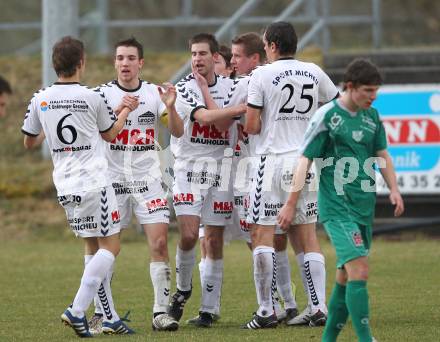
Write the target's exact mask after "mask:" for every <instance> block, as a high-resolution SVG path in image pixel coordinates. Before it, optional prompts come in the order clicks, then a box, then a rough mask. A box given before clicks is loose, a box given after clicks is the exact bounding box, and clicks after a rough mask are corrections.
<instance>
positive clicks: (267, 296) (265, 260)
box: [253, 246, 276, 317]
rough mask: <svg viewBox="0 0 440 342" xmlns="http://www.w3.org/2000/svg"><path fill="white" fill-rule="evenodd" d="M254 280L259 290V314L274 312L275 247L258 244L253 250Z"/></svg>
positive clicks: (268, 314) (264, 315) (265, 314)
mask: <svg viewBox="0 0 440 342" xmlns="http://www.w3.org/2000/svg"><path fill="white" fill-rule="evenodd" d="M253 257H254V281H255V288H256V290H257V299H258V305H259V308H258V311H257V314H258V315H259V316H263V317H267V316H270V315H272V314H273V312H274V309H273V305H274V303H273V297H272V296H273V293H272V292H273V290H274V287H275V286H273V285H275V283H276V266H275V250H274V249H273V247H267V246H257V247H256V248H255V249H254V252H253Z"/></svg>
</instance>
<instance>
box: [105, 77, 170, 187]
mask: <svg viewBox="0 0 440 342" xmlns="http://www.w3.org/2000/svg"><path fill="white" fill-rule="evenodd" d="M98 89H100V91H102V92H103V93H104V94H105V97H106V98H107V101H108V104H109V105H110V107H111V108H113V109H115V108H116V107H118V106H119V104H120V103H121V102H122V98H123V97H124V96H125V95H132V96H137V97H138V98H139V106H138V107H137V108H136V109H135V110H134V111H132V112H130V114H129V115H128V117H127V120H126V121H125V125H124V128H123V129H122V130H121V131H120V132H119V134H118V135H117V137H116V138H115V139H113V140H112V141H111V142H110V143H109V144H108V146H107V149H106V156H107V159H108V163H109V172H110V174H111V177H112V180H117V181H137V180H140V179H143V178H145V176H146V175H147V174H148V175H149V176H151V177H153V178H160V175H161V173H160V162H159V156H158V153H157V149H158V148H159V144H158V143H157V141H156V139H157V132H158V128H157V125H158V121H159V118H160V116H161V115H162V114H163V113H164V112H165V110H166V106H165V104H164V103H163V102H162V100H161V98H160V95H159V91H158V90H157V86H156V85H154V84H151V83H148V82H145V81H139V86H138V87H137V88H136V89H125V88H124V87H122V86H121V85H120V84H119V83H118V82H117V81H116V80H115V81H112V82H109V83H107V84H104V85H101V86H100V87H99V88H98Z"/></svg>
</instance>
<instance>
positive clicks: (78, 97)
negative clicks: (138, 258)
mask: <svg viewBox="0 0 440 342" xmlns="http://www.w3.org/2000/svg"><path fill="white" fill-rule="evenodd" d="M52 62H53V67H54V69H55V72H56V74H57V76H58V80H57V82H55V83H54V84H53V85H51V86H50V87H48V88H44V89H41V90H39V91H37V92H36V93H35V94H34V96H33V98H32V99H31V101H30V104H29V106H28V110H27V112H26V115H25V118H24V123H23V127H22V132H23V133H24V134H25V137H24V145H25V147H26V148H32V147H35V146H38V145H39V144H40V143H41V142H42V141H43V140H44V137H46V141H47V144H48V146H49V149H50V153H51V156H52V160H53V164H54V171H53V181H54V184H55V187H56V189H57V194H58V201H59V203H60V204H61V205H62V206H63V208H64V209H65V211H66V215H67V220H68V222H69V225H70V228H71V229H72V230H73V232H74V233H75V235H76V236H79V237H81V238H83V239H84V241H85V243H86V245H88V244H89V243H92V244H96V245H97V250H96V253H94V255H91V256H90V259H89V260H88V261H87V263H86V265H85V267H84V273H83V276H82V278H81V285H80V287H79V290H78V292H77V294H76V296H75V299H74V300H73V303H72V305H71V306H69V307H68V308H67V309H66V311H65V312H64V313H63V314H62V315H61V320H62V321H63V322H64V323H65V324H66V325H69V326H71V327H72V328H73V329H74V331H75V333H76V334H77V335H78V336H80V337H91V336H92V335H91V334H90V331H89V328H88V324H87V319H86V316H85V312H86V310H87V308H88V307H89V305H90V303H91V302H92V300H93V297H94V296H95V294H96V292H97V291H98V289H103V290H104V288H106V287H108V286H109V284H110V279H106V278H107V274H108V272H109V270H110V269H111V268H112V267H113V264H114V261H115V257H116V256H117V255H118V253H119V250H120V242H119V231H120V223H119V220H120V217H119V211H118V205H117V202H116V198H115V192H114V190H113V188H112V186H111V184H110V182H109V180H108V176H107V161H106V158H105V155H104V148H105V146H104V140H106V141H111V140H112V139H114V138H115V137H116V135H117V134H118V132H119V131H120V130H121V128H122V127H123V125H124V122H125V120H126V119H127V116H128V114H129V112H130V110H132V109H135V107H132V108H129V107H127V106H124V107H121V108H120V109H121V110H120V112H119V115H118V118H116V116H115V114H114V112H113V111H112V109H111V108H110V107H109V106H108V104H107V101H106V98H105V95H104V94H102V93H101V92H99V91H94V90H92V89H90V88H88V87H85V86H82V85H80V84H79V81H80V77H81V75H82V73H83V71H84V68H85V55H84V46H83V43H82V42H81V41H79V40H77V39H74V38H71V37H64V38H62V39H61V40H60V41H58V42H57V43H56V44H55V45H54V47H53V53H52ZM103 139H104V140H103ZM102 305H103V306H105V308H106V312H107V313H108V320H107V321H105V322H104V323H103V332H104V333H106V334H131V333H133V330H131V329H130V328H128V327H127V326H126V325H125V323H123V322H122V321H121V319H120V318H119V316H118V314H117V312H116V311H115V308H114V305H113V300H112V298H111V296H107V297H106V298H105V302H104V301H103V302H102Z"/></svg>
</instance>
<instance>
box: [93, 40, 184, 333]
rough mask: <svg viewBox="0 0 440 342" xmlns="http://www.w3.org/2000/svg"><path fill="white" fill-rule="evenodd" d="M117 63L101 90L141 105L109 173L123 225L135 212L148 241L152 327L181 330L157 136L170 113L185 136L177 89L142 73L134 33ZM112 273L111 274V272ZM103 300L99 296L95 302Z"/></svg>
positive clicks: (113, 99) (120, 48) (110, 150)
mask: <svg viewBox="0 0 440 342" xmlns="http://www.w3.org/2000/svg"><path fill="white" fill-rule="evenodd" d="M114 63H115V69H116V72H117V79H116V80H114V81H111V82H109V83H107V84H104V85H102V86H100V87H99V88H98V89H99V90H100V91H101V92H103V93H104V95H105V96H106V98H107V100H108V104H109V106H110V107H111V108H113V109H114V110H115V112H116V113H117V112H118V111H119V110H120V108H121V107H122V106H123V105H124V103H128V104H130V103H132V102H134V103H137V104H138V107H137V109H136V110H134V111H132V112H131V113H130V114H129V116H128V118H127V120H126V121H125V125H124V128H123V129H122V130H121V132H120V133H119V134H118V136H117V137H116V138H115V139H113V140H112V141H111V142H110V143H109V144H108V146H107V149H106V157H107V160H108V162H109V176H110V180H111V181H112V185H113V188H114V190H115V193H116V199H117V201H118V206H119V212H120V216H121V229H124V228H127V227H128V225H129V224H130V221H131V217H132V214H133V212H134V214H135V216H136V219H137V221H138V222H139V224H140V225H141V226H142V228H143V230H144V232H145V236H146V237H147V240H148V244H149V250H150V257H151V261H150V265H149V273H150V277H151V281H152V284H153V289H154V305H153V320H152V327H153V329H154V330H160V331H161V330H167V331H174V330H177V329H178V326H179V325H178V322H177V321H176V320H174V319H173V318H172V317H171V316H169V315H168V314H167V313H166V312H167V309H168V304H169V298H170V289H171V277H170V275H171V270H170V266H169V258H168V243H167V242H168V237H167V236H168V223H169V216H170V213H169V207H168V201H167V198H166V194H165V191H164V190H163V188H162V174H161V170H160V168H159V166H160V164H159V156H158V153H157V150H158V148H160V146H159V145H158V143H157V135H158V122H159V120H160V118H161V116H162V115H164V114H168V115H167V121H168V128H169V130H170V132H171V134H172V135H173V136H175V137H180V136H181V135H182V133H183V121H182V119H181V118H180V117H179V115H178V114H177V112H176V110H175V107H174V102H175V100H176V90H175V88H174V86H173V85H171V84H165V85H164V87H165V88H166V89H165V90H162V89H161V88H158V87H157V86H156V85H154V84H151V83H148V82H146V81H143V80H141V79H140V78H139V74H140V71H141V69H142V66H143V64H144V57H143V47H142V45H141V44H140V43H139V42H138V41H137V40H136V39H135V38H129V39H126V40H122V41H120V42H118V43H117V44H116V45H115V60H114ZM91 254H93V251H92V253H91ZM86 257H87V256H86ZM108 276H109V278H110V279H111V278H112V273H111V271H110V273H109V275H108ZM99 296H101V294H99ZM98 302H99V301H97V300H96V298H95V304H96V303H98ZM103 314H105V312H103V310H102V307H99V305H97V306H96V308H95V315H94V317H93V318H92V320H91V321H90V322H89V323H90V330H91V331H92V333H93V332H95V333H99V330H100V321H101V318H103V319H104V320H105V317H103ZM92 328H93V329H92Z"/></svg>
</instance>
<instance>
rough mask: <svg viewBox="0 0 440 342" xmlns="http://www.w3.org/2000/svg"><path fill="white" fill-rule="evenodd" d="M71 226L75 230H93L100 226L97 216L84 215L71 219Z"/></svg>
mask: <svg viewBox="0 0 440 342" xmlns="http://www.w3.org/2000/svg"><path fill="white" fill-rule="evenodd" d="M68 221H69V225H70V228H71V229H72V230H74V231H82V230H93V229H96V228H98V223H97V222H95V216H93V215H91V216H83V217H75V218H72V219H69V220H68Z"/></svg>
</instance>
